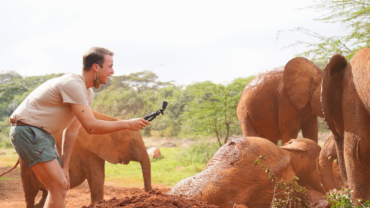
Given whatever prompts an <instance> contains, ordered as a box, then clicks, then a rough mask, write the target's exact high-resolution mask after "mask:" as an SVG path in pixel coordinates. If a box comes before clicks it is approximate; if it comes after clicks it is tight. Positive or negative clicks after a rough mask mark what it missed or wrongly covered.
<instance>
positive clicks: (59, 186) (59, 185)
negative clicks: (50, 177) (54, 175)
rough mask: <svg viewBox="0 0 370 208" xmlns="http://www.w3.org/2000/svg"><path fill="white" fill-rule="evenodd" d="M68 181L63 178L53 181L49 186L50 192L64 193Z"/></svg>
mask: <svg viewBox="0 0 370 208" xmlns="http://www.w3.org/2000/svg"><path fill="white" fill-rule="evenodd" d="M67 186H68V182H67V180H66V179H65V178H63V179H60V180H57V181H55V182H53V184H51V186H50V190H49V191H50V192H54V193H58V194H62V195H65V194H66V193H67Z"/></svg>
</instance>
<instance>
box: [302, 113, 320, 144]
mask: <svg viewBox="0 0 370 208" xmlns="http://www.w3.org/2000/svg"><path fill="white" fill-rule="evenodd" d="M318 133H319V127H318V122H317V116H316V115H314V114H313V115H312V116H310V117H309V118H308V120H307V122H306V123H305V124H304V125H303V127H302V135H303V137H304V138H308V139H312V140H313V141H315V142H316V143H317V141H318Z"/></svg>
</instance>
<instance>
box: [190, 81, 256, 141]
mask: <svg viewBox="0 0 370 208" xmlns="http://www.w3.org/2000/svg"><path fill="white" fill-rule="evenodd" d="M252 79H253V77H248V78H238V79H235V80H234V81H233V82H232V83H230V84H228V85H222V84H214V83H212V82H210V81H206V82H200V83H195V84H192V85H189V86H188V87H187V89H186V90H187V91H188V92H190V94H191V95H192V96H193V97H194V98H193V100H191V101H190V102H188V103H187V106H186V107H185V112H184V113H183V118H184V120H185V122H184V123H185V125H187V126H188V129H187V130H188V132H192V133H193V132H194V133H195V134H199V135H214V136H216V138H217V140H218V143H219V145H220V146H222V145H223V144H225V143H226V142H227V140H228V138H229V136H230V134H231V133H235V132H238V130H239V131H240V127H239V123H238V119H237V116H236V106H237V105H238V101H239V99H240V95H241V92H242V90H243V88H244V86H245V85H246V84H247V83H248V82H249V81H250V80H252Z"/></svg>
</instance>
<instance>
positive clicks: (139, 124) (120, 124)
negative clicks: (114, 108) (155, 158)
mask: <svg viewBox="0 0 370 208" xmlns="http://www.w3.org/2000/svg"><path fill="white" fill-rule="evenodd" d="M71 106H72V109H73V112H74V113H75V115H76V117H77V119H78V120H79V121H80V123H81V125H82V126H83V127H84V129H85V130H86V132H87V133H89V134H108V133H112V132H115V131H120V130H124V129H130V130H133V131H138V130H140V129H142V128H143V127H146V125H150V122H149V121H147V120H144V119H142V118H136V119H131V120H119V121H103V120H98V119H95V117H94V114H93V112H92V110H91V109H90V107H89V106H87V105H78V104H71Z"/></svg>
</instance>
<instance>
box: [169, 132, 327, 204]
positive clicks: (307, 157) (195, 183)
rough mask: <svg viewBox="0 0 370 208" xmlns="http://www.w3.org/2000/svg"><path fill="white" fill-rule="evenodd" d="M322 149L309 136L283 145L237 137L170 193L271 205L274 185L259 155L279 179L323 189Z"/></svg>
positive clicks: (219, 201)
mask: <svg viewBox="0 0 370 208" xmlns="http://www.w3.org/2000/svg"><path fill="white" fill-rule="evenodd" d="M320 150H321V148H320V146H319V145H318V144H317V143H316V142H314V141H312V140H310V139H294V140H290V141H289V142H288V143H286V144H285V145H284V146H282V147H278V146H276V145H275V144H274V143H272V142H271V141H269V140H267V139H264V138H259V137H245V138H239V139H234V140H232V141H231V142H228V143H227V144H225V145H224V146H222V147H221V148H220V149H219V150H218V151H217V152H216V154H215V155H214V156H213V157H212V159H211V160H210V161H209V163H208V164H207V166H206V168H205V169H204V170H203V171H202V172H200V173H198V174H196V175H194V176H192V177H189V178H186V179H184V180H182V181H180V182H179V183H177V184H176V185H175V186H174V187H173V188H172V190H171V191H170V192H168V194H170V195H176V196H182V197H185V198H190V199H196V200H200V201H204V202H207V203H210V204H214V205H217V206H220V207H233V206H234V205H237V204H243V205H246V206H248V207H253V208H255V207H256V208H258V207H270V204H271V202H272V197H273V191H274V190H273V185H272V183H271V182H270V181H269V179H268V175H267V173H266V172H265V169H263V168H262V167H261V165H257V166H255V165H254V161H255V160H256V159H257V158H258V157H259V156H260V155H265V158H266V159H265V161H264V162H263V163H265V164H267V165H268V166H269V167H270V168H271V170H272V172H273V173H274V174H275V177H276V178H277V179H279V180H280V179H283V180H284V181H289V180H290V179H291V178H292V177H294V176H297V177H298V178H299V184H300V185H302V186H304V187H306V188H310V189H315V190H318V191H320V192H323V190H322V188H321V186H320V175H319V172H318V170H317V168H316V167H317V166H316V165H317V164H316V161H317V159H318V157H319V154H320Z"/></svg>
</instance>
